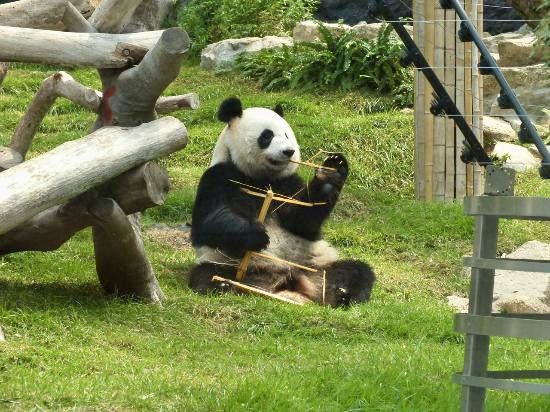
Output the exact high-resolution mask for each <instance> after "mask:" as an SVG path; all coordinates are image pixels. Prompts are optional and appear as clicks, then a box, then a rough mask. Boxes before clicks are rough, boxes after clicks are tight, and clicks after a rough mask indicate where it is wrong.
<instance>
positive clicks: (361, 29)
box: [292, 20, 412, 42]
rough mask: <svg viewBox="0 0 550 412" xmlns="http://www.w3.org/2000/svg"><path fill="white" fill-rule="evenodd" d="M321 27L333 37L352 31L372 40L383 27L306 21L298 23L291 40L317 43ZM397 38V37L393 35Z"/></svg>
mask: <svg viewBox="0 0 550 412" xmlns="http://www.w3.org/2000/svg"><path fill="white" fill-rule="evenodd" d="M320 24H321V25H323V27H324V28H326V29H327V30H328V31H329V32H330V34H332V35H333V36H336V37H338V36H341V35H343V34H344V33H347V32H349V31H352V32H353V33H355V35H356V36H357V37H358V38H360V39H367V40H374V39H376V37H377V36H378V32H379V31H380V29H381V28H382V26H383V23H366V22H364V21H362V22H359V23H358V24H356V25H355V26H350V25H348V24H343V23H323V22H319V21H315V20H306V21H302V22H300V23H298V24H297V25H296V27H294V30H293V32H292V38H293V39H294V41H295V42H317V41H321V39H322V37H323V36H322V35H321V31H320V29H319V25H320ZM405 28H406V29H407V31H408V32H409V34H410V35H411V36H412V26H408V25H407V26H405ZM395 37H396V38H397V35H395Z"/></svg>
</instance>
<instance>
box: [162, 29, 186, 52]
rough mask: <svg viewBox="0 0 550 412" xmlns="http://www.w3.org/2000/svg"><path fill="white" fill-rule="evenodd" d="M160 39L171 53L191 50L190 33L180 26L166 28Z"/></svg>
mask: <svg viewBox="0 0 550 412" xmlns="http://www.w3.org/2000/svg"><path fill="white" fill-rule="evenodd" d="M160 41H161V42H162V45H163V47H164V49H165V50H166V51H167V52H168V53H169V54H183V53H185V52H186V51H187V50H189V46H190V45H191V40H190V39H189V35H188V34H187V33H186V32H185V31H184V30H182V29H180V28H178V27H172V28H170V29H167V30H165V31H164V33H162V36H161V38H160Z"/></svg>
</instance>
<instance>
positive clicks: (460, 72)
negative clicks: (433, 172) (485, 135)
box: [455, 1, 466, 200]
mask: <svg viewBox="0 0 550 412" xmlns="http://www.w3.org/2000/svg"><path fill="white" fill-rule="evenodd" d="M461 3H462V5H464V2H463V1H461ZM455 19H456V17H455ZM459 28H460V24H459V23H458V22H457V24H456V25H455V38H456V42H455V44H456V60H455V61H456V72H455V96H456V100H455V102H456V106H457V108H458V110H459V111H460V112H461V113H464V43H463V42H461V41H460V39H459V38H458V30H459ZM455 136H456V151H455V167H456V169H455V193H456V198H457V199H459V200H462V199H463V198H464V196H465V195H466V165H465V164H464V163H462V160H460V155H461V153H462V149H463V148H464V143H463V142H464V135H463V134H462V133H461V132H460V130H459V129H458V128H456V127H455Z"/></svg>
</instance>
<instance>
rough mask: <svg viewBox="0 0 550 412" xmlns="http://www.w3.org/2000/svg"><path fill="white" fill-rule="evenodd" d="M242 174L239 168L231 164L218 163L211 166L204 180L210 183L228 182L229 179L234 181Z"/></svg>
mask: <svg viewBox="0 0 550 412" xmlns="http://www.w3.org/2000/svg"><path fill="white" fill-rule="evenodd" d="M240 174H241V173H240V172H239V170H238V169H237V167H236V166H235V165H234V164H233V163H231V162H222V163H217V164H215V165H213V166H210V167H209V168H208V169H206V171H205V172H204V174H203V175H202V180H208V181H218V180H219V181H226V180H227V179H234V178H236V177H238V176H239V175H240Z"/></svg>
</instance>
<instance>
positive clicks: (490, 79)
mask: <svg viewBox="0 0 550 412" xmlns="http://www.w3.org/2000/svg"><path fill="white" fill-rule="evenodd" d="M501 71H502V74H503V75H504V77H505V78H506V81H508V83H509V84H510V86H511V87H512V88H513V89H516V88H518V87H529V88H531V89H533V90H536V89H537V88H540V87H547V86H550V76H548V66H546V65H545V64H544V63H541V64H534V65H531V66H524V67H502V68H501ZM499 92H500V86H499V84H498V82H497V81H496V79H495V77H494V76H493V75H492V74H487V75H484V76H483V95H484V96H489V95H494V94H498V93H499Z"/></svg>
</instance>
